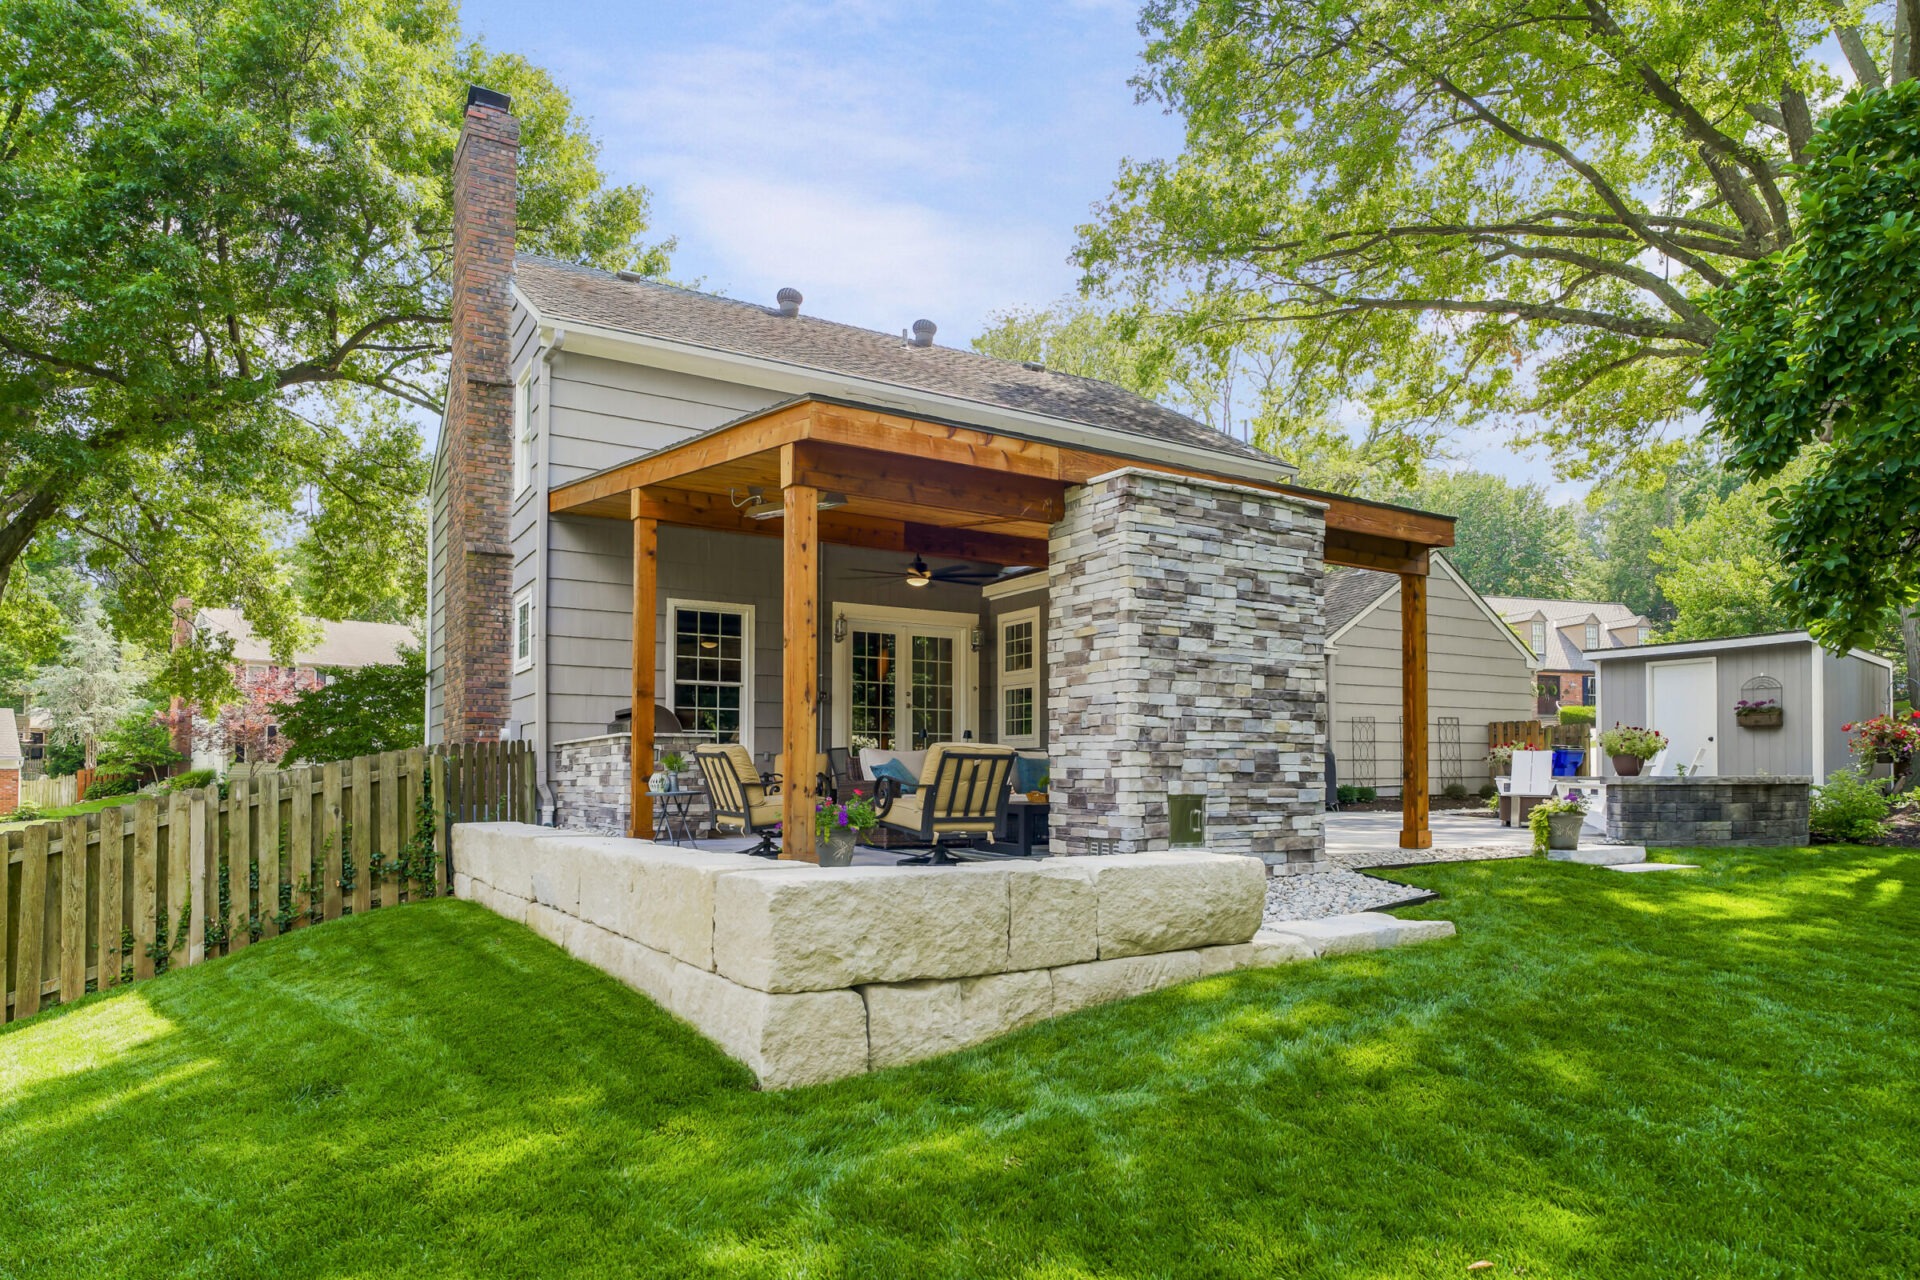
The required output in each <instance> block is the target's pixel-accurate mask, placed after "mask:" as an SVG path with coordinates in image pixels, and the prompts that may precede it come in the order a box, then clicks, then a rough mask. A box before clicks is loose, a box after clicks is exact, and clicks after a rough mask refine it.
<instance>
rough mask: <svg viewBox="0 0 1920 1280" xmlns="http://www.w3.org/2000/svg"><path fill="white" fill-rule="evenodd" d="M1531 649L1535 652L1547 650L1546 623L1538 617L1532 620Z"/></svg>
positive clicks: (1541, 652)
mask: <svg viewBox="0 0 1920 1280" xmlns="http://www.w3.org/2000/svg"><path fill="white" fill-rule="evenodd" d="M1533 651H1534V652H1535V653H1537V654H1544V653H1546V651H1547V624H1546V623H1544V622H1542V621H1541V620H1540V619H1538V618H1535V619H1534V620H1533Z"/></svg>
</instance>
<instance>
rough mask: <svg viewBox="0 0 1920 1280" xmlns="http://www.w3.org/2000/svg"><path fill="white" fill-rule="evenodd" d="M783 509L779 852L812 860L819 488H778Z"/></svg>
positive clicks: (814, 856) (817, 740)
mask: <svg viewBox="0 0 1920 1280" xmlns="http://www.w3.org/2000/svg"><path fill="white" fill-rule="evenodd" d="M782 492H783V494H784V495H785V499H786V505H787V514H786V517H785V518H784V519H783V520H782V521H781V524H782V526H783V538H782V540H783V542H784V544H785V547H784V555H783V557H782V566H781V569H782V573H783V575H784V581H783V584H782V587H783V590H782V595H783V598H784V602H785V607H784V610H783V615H784V623H785V626H784V632H785V639H784V640H783V642H782V647H781V654H782V661H781V675H780V704H781V708H782V709H781V715H780V734H781V740H782V743H783V744H784V746H785V748H786V750H785V756H786V763H785V765H784V766H783V767H784V769H785V774H784V781H783V783H782V785H781V789H780V794H781V820H782V827H783V838H782V841H781V844H782V846H783V847H782V849H781V853H780V856H781V857H783V858H789V859H792V860H794V861H796V862H818V861H819V860H820V855H819V853H818V852H816V851H815V849H814V847H813V846H814V831H813V776H814V774H815V773H816V772H818V770H819V763H818V761H817V760H816V758H815V757H816V755H817V753H818V750H819V744H820V732H819V727H818V726H817V725H816V724H815V722H814V721H815V716H816V715H817V714H818V707H819V699H818V698H817V697H815V693H816V685H817V683H818V680H819V670H820V600H819V595H820V541H819V525H820V510H819V506H818V502H819V497H820V495H819V491H818V490H816V489H814V488H813V486H811V485H807V484H791V485H787V486H785V487H784V488H783V490H782Z"/></svg>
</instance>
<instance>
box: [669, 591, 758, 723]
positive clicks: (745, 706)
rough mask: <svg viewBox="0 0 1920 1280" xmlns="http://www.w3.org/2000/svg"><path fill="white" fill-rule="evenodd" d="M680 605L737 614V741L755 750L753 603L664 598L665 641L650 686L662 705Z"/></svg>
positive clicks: (671, 691) (670, 681) (713, 611)
mask: <svg viewBox="0 0 1920 1280" xmlns="http://www.w3.org/2000/svg"><path fill="white" fill-rule="evenodd" d="M682 609H692V610H694V611H696V612H700V611H704V612H707V613H737V614H739V615H740V745H741V746H743V747H745V748H746V749H747V750H749V751H755V750H757V748H756V747H755V745H754V736H753V731H754V715H753V703H754V697H753V692H754V650H755V649H756V648H757V647H758V639H759V635H760V633H759V631H758V630H757V629H756V624H755V621H754V616H753V606H752V605H750V604H740V603H737V602H736V601H732V600H680V599H670V600H668V601H667V613H666V617H665V619H664V621H665V624H666V625H665V628H664V629H663V630H662V631H661V635H662V637H663V638H664V639H665V640H666V643H665V644H663V645H661V647H660V670H659V673H658V674H657V676H656V677H655V680H654V688H655V690H657V693H656V695H655V696H656V697H658V698H659V699H660V701H661V703H662V705H666V706H671V705H672V703H673V686H674V678H673V643H674V638H675V637H676V636H678V635H679V634H680V620H679V618H678V616H677V615H678V613H679V611H680V610H682Z"/></svg>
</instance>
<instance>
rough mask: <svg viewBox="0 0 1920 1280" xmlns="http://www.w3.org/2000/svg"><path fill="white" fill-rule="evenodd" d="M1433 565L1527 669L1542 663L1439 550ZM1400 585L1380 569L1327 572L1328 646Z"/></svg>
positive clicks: (1335, 642)
mask: <svg viewBox="0 0 1920 1280" xmlns="http://www.w3.org/2000/svg"><path fill="white" fill-rule="evenodd" d="M1430 563H1431V565H1432V569H1433V574H1434V576H1442V575H1444V576H1445V577H1446V578H1448V579H1450V580H1451V581H1452V582H1453V583H1454V584H1455V585H1457V586H1458V587H1459V588H1460V590H1462V591H1463V592H1465V593H1466V596H1467V599H1469V600H1471V601H1473V603H1474V607H1476V608H1477V609H1479V611H1480V613H1481V616H1483V617H1484V618H1486V620H1487V623H1488V625H1489V626H1492V627H1495V628H1497V629H1498V630H1499V631H1500V633H1501V635H1502V636H1503V637H1505V639H1506V640H1507V642H1508V643H1510V644H1511V645H1513V647H1514V649H1515V650H1516V651H1517V652H1518V653H1519V654H1520V656H1521V657H1523V658H1525V659H1526V660H1527V665H1528V666H1530V667H1536V668H1537V667H1538V666H1539V665H1540V660H1539V658H1538V657H1537V656H1535V654H1534V652H1533V650H1531V649H1529V648H1528V647H1527V644H1526V642H1525V641H1524V640H1522V639H1521V638H1520V637H1519V636H1517V635H1515V634H1514V631H1513V628H1512V627H1510V626H1508V625H1507V623H1506V620H1505V619H1503V618H1502V617H1500V615H1499V614H1498V613H1497V612H1495V611H1494V609H1493V607H1492V605H1491V604H1490V603H1489V602H1488V599H1487V597H1486V596H1483V595H1481V594H1480V593H1479V592H1478V591H1475V590H1474V589H1473V584H1472V583H1470V582H1468V581H1467V580H1466V579H1465V578H1463V577H1461V576H1460V571H1459V570H1458V569H1456V568H1454V567H1453V562H1452V561H1451V560H1448V559H1447V557H1446V556H1444V555H1442V554H1441V553H1439V552H1437V551H1436V552H1434V554H1433V556H1432V559H1431V562H1430ZM1398 585H1400V577H1399V575H1398V574H1393V573H1381V572H1380V571H1379V570H1377V569H1354V568H1345V567H1336V568H1331V569H1328V570H1327V580H1326V587H1325V589H1324V590H1325V599H1326V609H1327V644H1328V645H1329V646H1332V645H1335V644H1337V643H1338V641H1339V639H1340V636H1341V634H1342V633H1343V632H1344V631H1346V629H1347V628H1348V627H1350V626H1352V625H1353V624H1354V623H1356V622H1358V621H1360V619H1361V618H1363V617H1365V616H1366V615H1367V614H1369V613H1371V612H1373V610H1374V609H1375V608H1376V607H1378V606H1379V604H1380V602H1381V601H1383V600H1385V599H1386V598H1387V595H1388V593H1389V592H1391V591H1392V590H1393V589H1394V588H1395V587H1397V586H1398Z"/></svg>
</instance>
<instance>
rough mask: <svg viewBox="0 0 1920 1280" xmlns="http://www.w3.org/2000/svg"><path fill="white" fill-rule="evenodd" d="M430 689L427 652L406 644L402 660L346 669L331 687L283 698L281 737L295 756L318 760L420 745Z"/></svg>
mask: <svg viewBox="0 0 1920 1280" xmlns="http://www.w3.org/2000/svg"><path fill="white" fill-rule="evenodd" d="M426 689H427V660H426V655H425V654H424V652H423V651H422V650H420V649H419V648H404V649H402V650H401V651H400V661H399V662H391V663H381V664H379V665H376V666H371V667H361V668H359V669H358V670H355V671H343V672H341V673H340V674H339V675H338V676H336V677H335V678H334V680H333V682H332V683H331V684H329V685H327V686H326V687H325V688H323V689H313V690H310V691H308V692H305V693H302V694H301V695H300V696H299V697H298V698H297V699H292V700H287V701H283V702H281V703H280V704H279V705H278V706H277V707H275V708H274V711H275V713H276V714H277V715H278V716H279V719H280V741H281V743H282V745H283V747H284V749H285V751H286V753H287V754H288V755H289V756H291V757H293V758H294V759H296V760H311V761H316V762H324V761H327V760H346V759H350V758H352V757H354V756H370V755H378V754H379V753H381V752H383V751H404V750H406V749H407V748H409V747H417V746H419V745H420V744H421V742H422V741H424V738H423V727H424V722H425V718H426V710H425V706H424V704H423V702H422V698H423V697H424V696H425V694H426Z"/></svg>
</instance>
